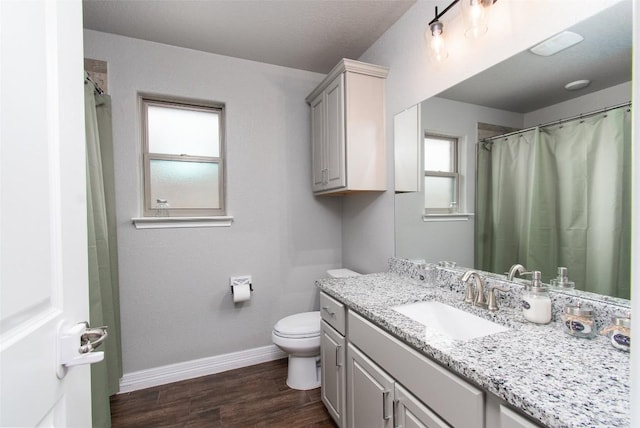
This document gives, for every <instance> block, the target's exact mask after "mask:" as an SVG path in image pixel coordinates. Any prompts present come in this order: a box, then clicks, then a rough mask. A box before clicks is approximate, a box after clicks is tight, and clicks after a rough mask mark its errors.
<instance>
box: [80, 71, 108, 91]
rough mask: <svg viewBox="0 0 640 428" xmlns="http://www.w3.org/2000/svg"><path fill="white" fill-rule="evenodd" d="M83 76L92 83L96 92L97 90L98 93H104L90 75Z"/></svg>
mask: <svg viewBox="0 0 640 428" xmlns="http://www.w3.org/2000/svg"><path fill="white" fill-rule="evenodd" d="M84 78H85V79H86V80H88V81H89V83H91V84H92V85H93V88H94V89H95V90H96V92H97V93H99V94H100V95H103V94H104V91H103V90H102V88H101V87H100V86H99V85H98V84H97V83H96V82H94V81H93V79H92V78H91V77H89V76H88V75H86V76H85V77H84Z"/></svg>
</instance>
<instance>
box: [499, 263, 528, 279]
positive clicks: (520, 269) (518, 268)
mask: <svg viewBox="0 0 640 428" xmlns="http://www.w3.org/2000/svg"><path fill="white" fill-rule="evenodd" d="M505 273H506V275H507V280H509V281H513V278H515V276H516V274H518V275H520V276H522V275H527V274H531V272H527V269H526V268H525V267H524V266H522V265H521V264H515V265H513V266H511V267H510V268H509V272H505Z"/></svg>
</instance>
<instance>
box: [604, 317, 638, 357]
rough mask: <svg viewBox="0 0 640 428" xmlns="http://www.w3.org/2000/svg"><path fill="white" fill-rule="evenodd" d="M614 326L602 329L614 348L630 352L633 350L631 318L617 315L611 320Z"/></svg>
mask: <svg viewBox="0 0 640 428" xmlns="http://www.w3.org/2000/svg"><path fill="white" fill-rule="evenodd" d="M611 321H612V323H613V324H612V325H610V326H607V327H605V328H603V329H602V331H601V334H606V335H607V336H608V337H609V340H610V341H611V345H613V347H614V348H616V349H619V350H621V351H625V352H629V349H630V348H631V316H630V315H629V316H624V315H617V316H615V317H613V318H611Z"/></svg>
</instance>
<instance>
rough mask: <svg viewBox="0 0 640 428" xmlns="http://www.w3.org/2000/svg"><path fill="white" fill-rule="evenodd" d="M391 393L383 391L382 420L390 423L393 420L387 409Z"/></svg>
mask: <svg viewBox="0 0 640 428" xmlns="http://www.w3.org/2000/svg"><path fill="white" fill-rule="evenodd" d="M390 392H391V391H382V419H384V420H385V421H388V420H389V419H391V415H390V414H389V412H388V409H387V402H388V401H389V393H390Z"/></svg>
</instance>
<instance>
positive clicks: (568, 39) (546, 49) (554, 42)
mask: <svg viewBox="0 0 640 428" xmlns="http://www.w3.org/2000/svg"><path fill="white" fill-rule="evenodd" d="M583 40H584V37H582V36H581V35H580V34H578V33H574V32H571V31H563V32H562V33H559V34H556V35H555V36H553V37H551V38H548V39H547V40H545V41H544V42H542V43H539V44H537V45H535V46H534V47H532V48H531V49H529V51H530V52H531V53H534V54H536V55H540V56H551V55H555V54H557V53H558V52H560V51H563V50H565V49H567V48H570V47H571V46H573V45H575V44H578V43H580V42H581V41H583Z"/></svg>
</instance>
